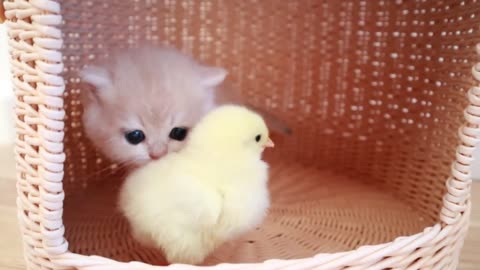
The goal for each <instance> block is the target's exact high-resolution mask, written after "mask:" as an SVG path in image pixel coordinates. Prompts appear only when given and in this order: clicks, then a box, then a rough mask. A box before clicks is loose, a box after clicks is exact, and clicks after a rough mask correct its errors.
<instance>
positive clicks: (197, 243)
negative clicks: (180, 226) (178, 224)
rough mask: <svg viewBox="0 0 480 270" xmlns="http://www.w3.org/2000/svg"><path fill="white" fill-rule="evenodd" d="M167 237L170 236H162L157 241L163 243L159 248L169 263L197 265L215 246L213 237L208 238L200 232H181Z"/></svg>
mask: <svg viewBox="0 0 480 270" xmlns="http://www.w3.org/2000/svg"><path fill="white" fill-rule="evenodd" d="M167 238H170V237H168V236H162V237H161V239H157V243H164V244H163V245H162V246H161V249H162V250H163V253H164V255H165V258H166V259H167V262H168V263H170V264H191V265H199V264H201V263H203V262H204V261H205V258H207V256H208V255H209V254H210V253H211V252H212V251H213V250H214V249H215V247H216V245H215V243H214V242H213V241H212V239H214V238H210V239H208V238H206V237H205V235H204V234H202V233H186V232H183V233H182V234H181V235H178V237H177V238H176V239H173V238H171V239H167ZM209 240H210V241H209Z"/></svg>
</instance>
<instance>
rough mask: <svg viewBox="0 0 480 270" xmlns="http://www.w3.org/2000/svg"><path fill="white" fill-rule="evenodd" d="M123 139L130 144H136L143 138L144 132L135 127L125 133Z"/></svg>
mask: <svg viewBox="0 0 480 270" xmlns="http://www.w3.org/2000/svg"><path fill="white" fill-rule="evenodd" d="M125 139H126V140H127V142H129V143H130V144H133V145H137V144H139V143H141V142H143V141H144V140H145V134H144V133H143V131H141V130H138V129H136V130H134V131H129V132H127V133H125Z"/></svg>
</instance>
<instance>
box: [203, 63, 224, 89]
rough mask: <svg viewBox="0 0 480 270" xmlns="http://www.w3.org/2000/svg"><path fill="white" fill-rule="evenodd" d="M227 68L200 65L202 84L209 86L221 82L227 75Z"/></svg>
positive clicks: (214, 85)
mask: <svg viewBox="0 0 480 270" xmlns="http://www.w3.org/2000/svg"><path fill="white" fill-rule="evenodd" d="M227 74H228V72H227V70H225V69H224V68H221V67H207V66H201V67H200V76H201V79H202V85H203V86H205V87H208V88H212V87H216V86H218V85H219V84H221V83H222V82H223V81H224V80H225V77H227Z"/></svg>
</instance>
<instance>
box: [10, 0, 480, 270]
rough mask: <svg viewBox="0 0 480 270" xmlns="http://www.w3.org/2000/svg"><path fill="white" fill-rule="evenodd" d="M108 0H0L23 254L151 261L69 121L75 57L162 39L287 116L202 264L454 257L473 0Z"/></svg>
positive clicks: (438, 261) (475, 105) (462, 200)
mask: <svg viewBox="0 0 480 270" xmlns="http://www.w3.org/2000/svg"><path fill="white" fill-rule="evenodd" d="M118 2H119V3H115V4H113V1H112V2H110V1H100V0H92V1H50V0H29V1H26V0H9V1H5V2H4V5H5V10H6V17H7V22H6V23H7V26H8V28H9V30H8V33H9V36H10V38H11V39H10V43H9V45H10V53H11V64H12V79H13V83H14V88H15V94H16V104H15V105H16V106H15V114H16V132H17V138H16V160H17V179H18V181H17V191H18V199H17V206H18V218H19V221H20V226H21V230H22V235H23V241H24V247H25V258H26V261H27V266H28V268H29V269H73V268H75V269H84V270H87V269H88V270H93V269H157V268H161V267H162V266H152V265H150V264H161V263H162V261H161V259H159V257H160V255H159V253H158V252H157V251H154V250H147V249H144V248H142V247H140V246H138V244H137V243H135V242H134V241H133V239H131V238H130V237H129V236H128V234H129V232H128V230H129V229H128V226H127V225H126V222H125V220H123V218H122V217H121V216H120V215H119V214H118V213H117V212H115V200H116V191H117V190H118V187H119V186H120V184H121V178H122V177H121V176H122V175H123V174H122V170H121V168H119V166H118V165H116V164H110V163H109V162H108V161H106V160H105V159H104V158H103V157H102V156H101V155H100V154H99V153H97V152H96V151H95V150H94V148H93V147H92V145H91V143H89V141H88V140H87V138H85V135H84V134H83V130H82V124H81V113H82V107H81V104H80V101H79V100H80V99H79V93H80V91H81V89H82V88H83V87H86V86H85V85H83V84H82V83H81V82H80V79H79V78H78V75H77V72H78V71H79V70H80V69H81V68H82V67H83V66H84V65H85V64H89V63H90V62H91V61H94V60H98V59H102V58H105V57H109V55H108V52H109V51H110V49H111V48H117V47H126V46H129V47H134V46H139V45H140V44H142V43H152V44H161V43H164V42H165V43H167V44H171V45H174V46H176V47H178V48H181V49H182V50H184V51H185V52H188V53H191V54H193V55H195V56H196V57H197V58H199V59H200V60H202V61H203V62H205V63H208V64H211V65H219V66H224V67H226V68H227V69H228V70H229V71H230V75H229V79H228V80H227V82H226V83H225V88H226V89H228V88H230V89H234V90H236V89H239V90H240V92H242V94H243V95H244V96H245V97H247V99H248V100H249V101H250V102H252V103H253V104H256V105H257V106H262V107H265V108H268V109H269V110H270V111H271V112H273V113H274V114H276V115H277V116H279V117H280V118H283V119H288V122H289V123H290V124H291V125H292V128H293V130H294V135H293V136H291V137H279V138H276V139H275V142H276V143H277V142H278V145H279V147H277V148H276V149H275V151H274V152H273V153H271V154H270V155H268V156H267V159H268V161H269V162H270V164H271V167H272V172H271V191H272V199H273V207H272V209H271V212H270V214H269V216H268V218H267V220H266V221H265V223H264V224H263V225H262V226H260V227H259V228H258V229H257V230H255V231H254V232H252V233H250V234H248V235H246V236H245V237H243V238H242V239H239V240H238V241H234V242H232V243H228V244H226V246H225V247H222V248H221V249H219V251H217V252H215V253H214V254H213V255H212V256H211V258H209V259H208V261H207V264H209V265H214V264H217V263H224V262H229V263H232V264H218V265H216V266H214V267H217V268H222V269H252V268H253V267H258V268H259V269H260V268H262V269H287V268H288V269H312V268H315V269H332V270H333V269H455V268H456V265H457V263H458V257H459V252H460V248H461V246H462V244H463V238H464V236H465V233H466V231H467V228H468V219H469V214H470V200H469V196H470V185H471V167H470V165H471V163H472V160H473V158H472V153H473V151H474V149H475V145H477V143H478V141H479V138H480V134H479V133H480V129H479V124H480V86H478V85H479V84H478V81H480V63H478V64H477V62H479V58H478V53H480V45H477V43H479V42H480V31H479V29H480V28H479V27H480V16H479V15H478V14H480V2H479V1H478V0H470V1H454V0H451V1H449V0H445V1H425V0H412V1H407V0H395V1H383V0H378V1H367V0H360V1H353V0H352V1H343V2H336V1H315V0H295V1H285V2H281V1H274V0H265V1H257V0H248V1H220V0H201V1H195V0H185V1H175V0H135V1H118ZM472 67H473V68H472ZM472 74H473V76H472ZM475 79H476V80H475ZM465 108H466V109H465ZM92 254H94V256H92ZM140 261H142V262H140ZM170 267H172V268H175V267H176V268H177V269H193V268H196V267H195V266H187V265H176V266H170Z"/></svg>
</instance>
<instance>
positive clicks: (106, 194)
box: [64, 163, 432, 264]
mask: <svg viewBox="0 0 480 270" xmlns="http://www.w3.org/2000/svg"><path fill="white" fill-rule="evenodd" d="M270 174H271V177H270V186H271V188H270V191H271V194H272V208H271V209H270V213H269V215H268V217H267V219H266V220H265V222H264V223H263V224H262V226H260V227H259V228H257V229H256V230H253V231H252V232H250V233H249V234H247V235H245V236H243V237H242V238H241V239H238V240H237V241H233V242H230V243H226V244H225V245H224V246H222V247H220V248H219V249H218V250H217V251H216V252H215V253H214V254H212V256H211V257H210V258H209V259H208V260H207V262H206V264H214V263H219V262H232V263H240V262H259V261H263V260H265V259H270V258H283V259H291V258H302V257H308V256H312V255H314V254H316V253H319V252H339V251H346V250H351V249H354V248H356V247H359V246H361V245H366V244H369V245H371V244H378V243H384V242H387V241H391V240H393V239H395V238H396V237H398V236H401V235H410V234H414V233H418V232H420V231H422V230H423V228H425V227H426V226H430V225H432V224H430V223H431V222H429V221H428V219H427V218H424V217H422V216H421V214H420V212H418V211H415V209H413V208H412V207H411V206H408V205H407V204H405V203H404V202H402V201H400V200H398V199H396V198H395V197H394V196H392V195H391V194H389V193H388V192H385V191H382V190H379V189H376V188H373V187H371V186H370V185H365V184H363V183H361V182H360V181H355V179H350V178H348V177H345V176H342V175H337V174H334V173H331V172H326V171H319V170H316V169H312V168H308V167H303V166H300V165H295V164H288V165H287V164H284V163H271V173H270ZM118 186H119V185H118V183H111V182H110V183H103V184H102V185H101V186H94V187H88V188H87V189H86V190H85V191H84V192H78V193H75V194H69V193H67V198H66V201H65V211H64V213H65V214H64V222H65V224H66V225H65V226H66V238H67V240H68V242H69V246H70V250H71V251H73V252H76V253H80V254H85V255H101V256H105V257H109V258H113V259H116V260H120V261H130V260H138V261H144V262H148V263H151V264H164V260H163V259H162V255H161V253H160V252H158V251H156V250H152V249H146V248H143V247H141V246H140V245H139V244H138V243H136V242H135V241H134V240H133V239H132V238H131V237H130V233H129V228H128V224H127V223H126V220H125V219H124V218H123V217H122V216H121V215H120V213H119V212H118V211H117V210H116V207H115V206H116V202H115V200H116V195H117V193H118Z"/></svg>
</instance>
